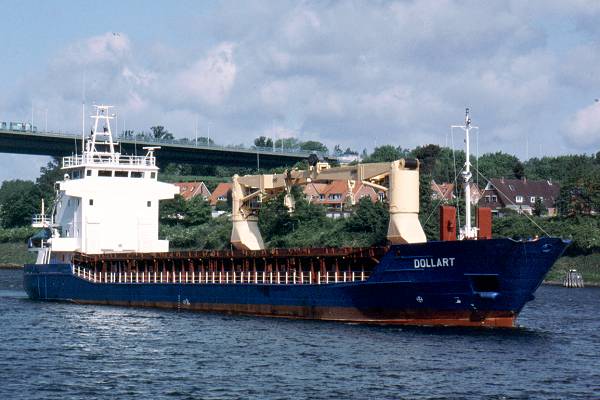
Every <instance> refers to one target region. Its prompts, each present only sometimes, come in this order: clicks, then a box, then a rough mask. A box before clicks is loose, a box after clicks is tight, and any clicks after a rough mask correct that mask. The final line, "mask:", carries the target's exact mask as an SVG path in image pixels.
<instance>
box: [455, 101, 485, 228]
mask: <svg viewBox="0 0 600 400" xmlns="http://www.w3.org/2000/svg"><path fill="white" fill-rule="evenodd" d="M469 111H470V110H469V108H468V107H467V108H466V109H465V124H464V125H452V128H460V129H462V130H463V131H465V158H466V159H465V169H464V171H463V172H462V173H461V175H462V177H463V180H464V185H465V187H464V191H465V226H464V227H463V228H461V230H460V238H461V239H475V238H476V237H477V228H473V227H472V226H471V186H470V184H471V178H472V174H471V160H470V158H471V152H470V142H469V134H470V132H471V130H472V129H479V128H478V127H477V126H472V125H471V117H470V115H469Z"/></svg>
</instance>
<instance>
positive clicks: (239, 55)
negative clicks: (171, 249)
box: [0, 0, 600, 157]
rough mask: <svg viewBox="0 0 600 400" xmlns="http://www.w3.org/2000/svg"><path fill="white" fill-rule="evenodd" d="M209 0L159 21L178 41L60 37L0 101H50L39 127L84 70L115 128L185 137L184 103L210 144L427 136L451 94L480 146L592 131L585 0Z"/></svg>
mask: <svg viewBox="0 0 600 400" xmlns="http://www.w3.org/2000/svg"><path fill="white" fill-rule="evenodd" d="M215 8H216V10H214V12H212V13H211V14H210V15H207V16H206V17H202V18H200V19H199V20H198V24H197V25H194V26H181V27H178V28H175V29H176V33H177V36H174V37H177V38H180V37H186V38H189V41H187V42H186V44H185V45H184V44H180V43H178V42H175V41H174V40H173V38H169V37H162V36H161V37H160V41H158V40H156V41H152V40H140V39H134V37H136V36H135V35H134V30H132V32H121V33H118V34H113V33H112V32H107V33H105V34H102V35H97V36H93V37H90V38H84V39H82V40H77V41H74V42H73V43H65V45H64V50H63V51H62V52H60V53H58V54H57V55H56V56H55V57H54V58H53V59H52V60H48V64H47V65H45V66H44V68H45V70H42V71H41V72H40V73H39V74H38V75H37V76H33V77H29V78H28V77H24V78H22V79H21V80H20V81H19V83H18V84H17V85H16V87H15V90H14V96H10V97H5V98H3V99H0V102H1V104H0V106H1V107H2V110H4V112H5V114H7V115H16V116H21V117H19V118H22V116H23V115H28V113H29V112H30V111H29V110H30V108H31V99H33V100H34V103H36V104H39V107H47V108H49V109H50V111H49V115H50V116H51V117H50V118H49V119H50V121H49V125H50V126H51V127H53V128H54V127H57V128H62V129H67V130H73V131H77V130H78V129H79V128H78V125H79V121H80V119H79V110H80V108H81V106H80V103H81V97H82V81H83V75H84V74H85V80H86V99H87V101H88V103H89V102H91V101H92V100H96V101H104V102H110V103H113V104H115V105H117V107H118V112H119V116H120V117H119V118H121V116H123V117H122V118H124V119H126V120H127V127H128V128H132V129H135V130H148V128H149V126H151V125H155V124H163V125H165V126H166V127H167V129H169V130H170V131H172V132H174V133H175V134H176V135H178V136H188V137H189V136H190V132H191V127H193V123H194V122H193V121H194V120H195V119H198V120H199V124H200V125H201V126H202V127H206V126H207V125H208V124H209V123H210V126H211V130H214V132H215V139H216V141H217V142H220V143H224V144H227V143H240V142H245V143H247V144H250V143H251V142H252V140H253V139H254V138H255V137H256V136H259V135H260V134H264V133H267V132H271V130H272V129H273V126H275V127H276V129H275V131H274V132H271V133H272V134H273V135H275V136H278V137H279V136H280V135H282V134H290V135H292V134H293V135H295V136H297V137H299V138H301V139H302V140H308V139H317V140H322V141H325V142H327V144H329V145H330V146H331V145H333V144H337V143H339V144H341V145H342V146H343V147H344V148H345V147H348V146H350V147H352V148H355V149H359V150H360V149H362V148H365V147H367V148H372V147H373V145H374V143H375V138H376V140H377V143H378V144H382V143H394V144H396V145H402V146H404V147H408V146H416V145H419V144H425V143H427V142H437V143H440V144H443V143H444V142H445V137H446V136H447V133H448V131H449V128H448V126H449V125H450V124H455V123H457V122H460V120H461V116H462V113H463V110H464V107H465V106H471V107H472V110H473V118H474V122H475V123H476V124H478V125H479V126H480V128H481V132H480V133H481V138H482V140H481V142H480V146H481V151H497V150H503V151H507V152H511V153H516V154H517V155H519V156H521V157H522V156H524V155H525V150H524V148H523V147H524V146H523V143H522V142H523V140H522V139H523V137H526V136H528V137H529V140H530V142H531V143H534V142H539V143H552V146H547V147H546V148H547V149H548V151H552V152H553V153H566V152H572V151H579V150H581V149H584V150H588V149H587V148H586V146H598V145H599V144H600V141H599V140H598V138H597V135H598V133H596V132H599V131H598V130H596V131H594V129H595V128H594V127H595V126H596V125H595V124H596V121H597V117H596V114H594V113H593V112H592V111H591V110H593V107H592V108H584V109H583V110H581V111H578V110H580V109H581V108H582V107H583V106H582V105H586V104H589V102H590V100H591V99H593V98H595V97H599V96H600V94H599V93H598V89H597V88H598V87H599V84H600V80H599V78H598V77H599V76H600V74H598V73H597V69H598V67H597V66H598V65H600V58H599V57H598V54H600V51H598V50H599V47H598V43H600V29H598V27H597V26H598V24H597V23H592V21H597V17H598V16H600V3H599V2H597V1H595V0H592V1H586V0H576V1H573V2H568V3H565V2H563V1H559V0H552V1H541V0H534V1H532V2H522V1H516V0H515V1H508V2H500V3H498V2H494V3H481V2H474V1H472V2H463V1H453V0H420V1H392V2H375V3H373V2H364V3H361V2H301V3H297V2H289V3H285V2H276V3H270V4H269V5H265V4H264V3H251V2H248V3H240V4H238V5H237V6H236V7H233V8H232V7H231V5H230V4H227V3H223V4H221V6H217V7H215ZM190 12H191V13H193V10H190ZM42 65H43V64H42ZM38 117H39V115H38ZM38 120H39V118H38ZM571 123H572V124H574V125H573V126H574V128H573V129H571V130H565V129H563V127H564V126H565V124H568V125H571ZM202 129H204V128H202ZM483 138H485V140H483Z"/></svg>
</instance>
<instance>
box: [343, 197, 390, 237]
mask: <svg viewBox="0 0 600 400" xmlns="http://www.w3.org/2000/svg"><path fill="white" fill-rule="evenodd" d="M389 220H390V215H389V213H388V210H387V208H386V207H385V205H384V204H383V203H381V202H379V201H378V202H376V203H373V202H372V201H371V199H370V198H369V197H363V198H362V199H360V200H359V201H358V204H357V205H356V207H355V209H354V212H353V213H352V214H351V215H350V216H349V217H348V218H347V219H346V221H345V222H346V224H345V228H346V229H347V230H348V231H349V232H365V233H368V234H369V235H370V238H371V242H372V243H373V244H384V243H385V242H386V238H387V229H388V224H389Z"/></svg>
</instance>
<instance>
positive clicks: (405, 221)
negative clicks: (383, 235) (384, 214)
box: [387, 160, 427, 244]
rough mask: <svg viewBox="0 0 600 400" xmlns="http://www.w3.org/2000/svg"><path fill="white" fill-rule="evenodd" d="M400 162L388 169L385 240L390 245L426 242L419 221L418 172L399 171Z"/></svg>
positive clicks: (393, 163)
mask: <svg viewBox="0 0 600 400" xmlns="http://www.w3.org/2000/svg"><path fill="white" fill-rule="evenodd" d="M401 163H403V161H402V160H400V161H394V162H392V164H391V168H390V189H389V192H388V193H389V206H390V223H389V226H388V234H387V239H388V240H389V241H390V242H391V243H392V244H401V243H423V242H426V241H427V238H426V237H425V232H423V228H422V227H421V222H420V221H419V170H418V169H414V170H413V169H410V170H409V169H403V168H402V169H401V167H403V166H404V165H402V164H401Z"/></svg>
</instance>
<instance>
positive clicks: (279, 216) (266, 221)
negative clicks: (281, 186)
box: [258, 193, 298, 242]
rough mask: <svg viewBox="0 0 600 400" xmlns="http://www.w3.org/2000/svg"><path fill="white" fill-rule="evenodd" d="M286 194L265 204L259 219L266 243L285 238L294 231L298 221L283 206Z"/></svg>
mask: <svg viewBox="0 0 600 400" xmlns="http://www.w3.org/2000/svg"><path fill="white" fill-rule="evenodd" d="M284 196H285V193H280V194H279V195H278V196H275V197H273V198H271V199H269V200H267V201H265V202H263V204H262V207H261V209H260V213H259V218H258V227H259V228H260V231H261V233H262V235H263V238H264V240H265V241H267V242H268V241H271V240H274V239H276V238H279V237H282V236H285V235H286V234H287V233H289V232H291V231H293V230H294V229H295V228H296V227H297V225H298V221H297V219H296V218H295V216H293V215H292V214H291V213H289V212H288V209H287V207H285V205H284V204H283V198H284Z"/></svg>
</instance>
